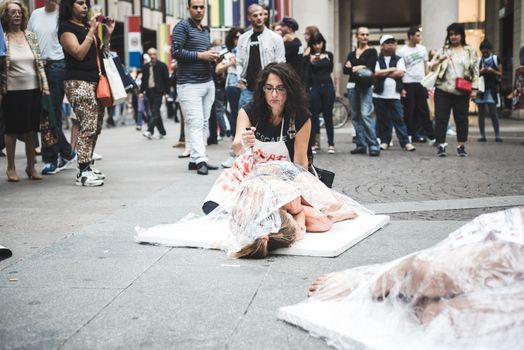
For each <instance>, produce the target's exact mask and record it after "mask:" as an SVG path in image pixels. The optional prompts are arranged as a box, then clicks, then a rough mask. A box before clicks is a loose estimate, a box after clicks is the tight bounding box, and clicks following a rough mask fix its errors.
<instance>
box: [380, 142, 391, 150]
mask: <svg viewBox="0 0 524 350" xmlns="http://www.w3.org/2000/svg"><path fill="white" fill-rule="evenodd" d="M388 148H389V145H388V144H387V143H381V144H380V149H381V150H383V151H385V150H387V149H388Z"/></svg>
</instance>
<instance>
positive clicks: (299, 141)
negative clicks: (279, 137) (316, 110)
mask: <svg viewBox="0 0 524 350" xmlns="http://www.w3.org/2000/svg"><path fill="white" fill-rule="evenodd" d="M310 134H311V119H308V120H307V121H306V122H305V123H304V125H303V126H302V128H301V129H300V130H299V131H298V132H297V135H296V137H295V156H294V159H293V162H294V163H295V164H298V165H300V166H302V167H303V168H304V169H307V168H308V165H309V164H308V162H309V161H308V159H307V150H308V147H309V137H310Z"/></svg>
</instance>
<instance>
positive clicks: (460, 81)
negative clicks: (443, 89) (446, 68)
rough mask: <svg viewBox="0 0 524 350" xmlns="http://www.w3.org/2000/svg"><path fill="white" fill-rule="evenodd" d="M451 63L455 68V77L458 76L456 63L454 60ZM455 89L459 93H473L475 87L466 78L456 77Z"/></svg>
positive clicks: (451, 59)
mask: <svg viewBox="0 0 524 350" xmlns="http://www.w3.org/2000/svg"><path fill="white" fill-rule="evenodd" d="M449 60H450V61H451V67H453V71H454V72H455V76H456V75H457V70H456V69H455V63H453V58H450V59H449ZM455 89H457V90H458V91H462V92H466V93H471V91H472V90H473V85H472V83H471V81H469V80H468V79H466V78H464V77H456V78H455Z"/></svg>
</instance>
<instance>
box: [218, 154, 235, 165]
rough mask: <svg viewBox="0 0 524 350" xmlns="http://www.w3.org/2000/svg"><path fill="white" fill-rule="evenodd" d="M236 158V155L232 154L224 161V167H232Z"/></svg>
mask: <svg viewBox="0 0 524 350" xmlns="http://www.w3.org/2000/svg"><path fill="white" fill-rule="evenodd" d="M235 160H236V157H234V156H231V155H230V156H229V157H227V159H226V160H225V161H223V162H222V164H221V165H222V168H232V167H233V164H234V163H235Z"/></svg>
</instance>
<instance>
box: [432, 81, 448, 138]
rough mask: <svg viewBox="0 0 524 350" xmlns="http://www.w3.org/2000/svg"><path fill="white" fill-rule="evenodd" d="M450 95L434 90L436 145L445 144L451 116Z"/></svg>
mask: <svg viewBox="0 0 524 350" xmlns="http://www.w3.org/2000/svg"><path fill="white" fill-rule="evenodd" d="M450 95H451V94H448V93H447V92H444V91H442V90H439V89H436V90H435V137H436V144H437V145H441V144H444V143H445V142H446V132H447V130H448V122H449V117H450V114H451V96H450Z"/></svg>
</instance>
